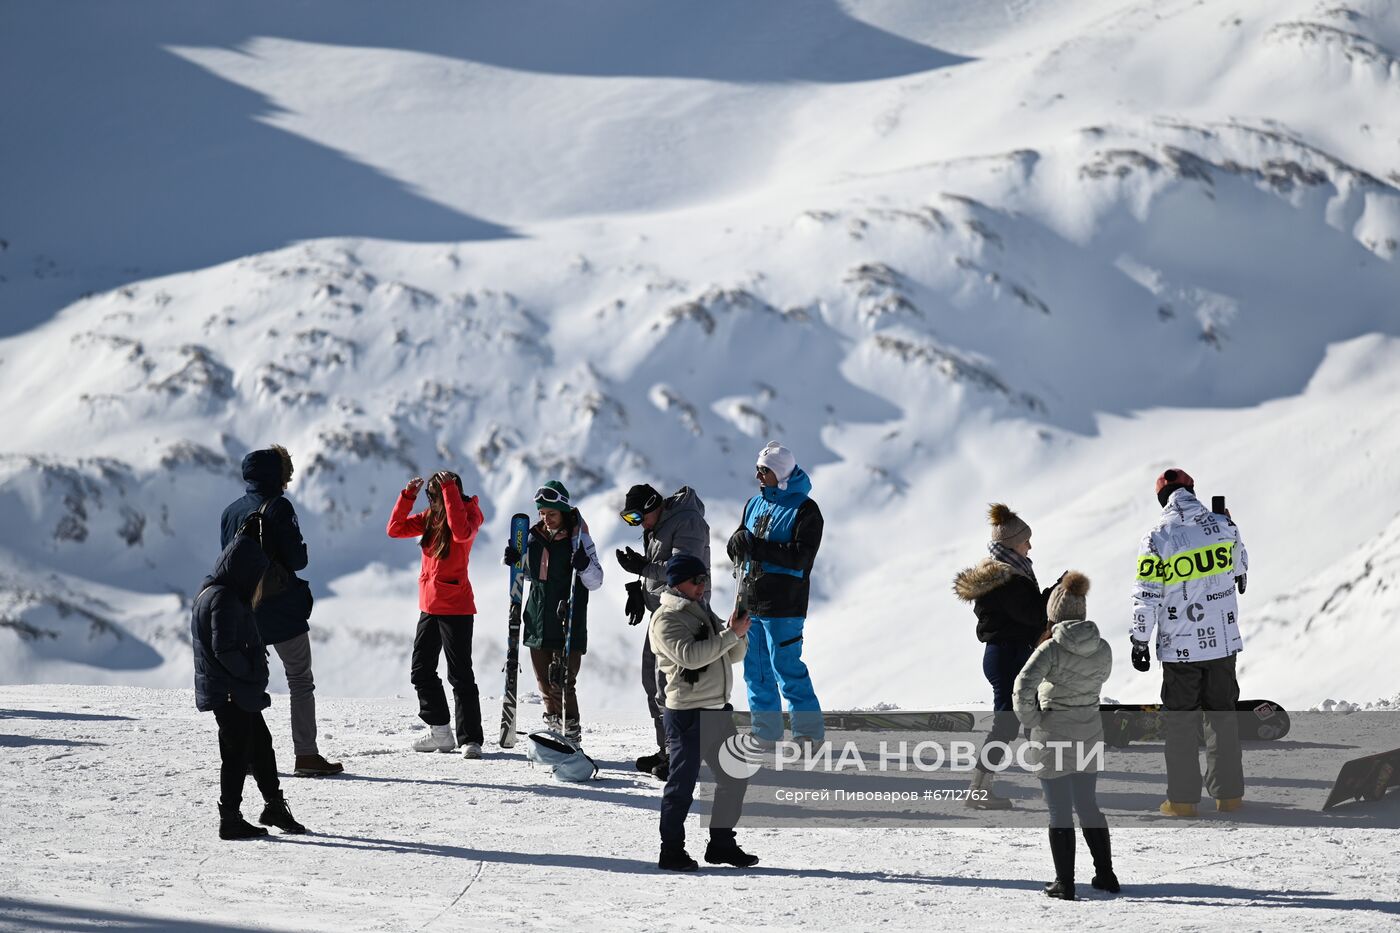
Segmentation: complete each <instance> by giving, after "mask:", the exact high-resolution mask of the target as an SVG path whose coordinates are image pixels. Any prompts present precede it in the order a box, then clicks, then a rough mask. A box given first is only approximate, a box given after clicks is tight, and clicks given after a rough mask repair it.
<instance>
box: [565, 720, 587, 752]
mask: <svg viewBox="0 0 1400 933" xmlns="http://www.w3.org/2000/svg"><path fill="white" fill-rule="evenodd" d="M564 738H566V739H568V740H569V741H570V742H573V743H574V746H575V747H577V746H579V745H581V744H582V743H583V726H582V725H581V724H580V723H579V721H578V720H577V719H570V720H568V721H567V722H565V723H564Z"/></svg>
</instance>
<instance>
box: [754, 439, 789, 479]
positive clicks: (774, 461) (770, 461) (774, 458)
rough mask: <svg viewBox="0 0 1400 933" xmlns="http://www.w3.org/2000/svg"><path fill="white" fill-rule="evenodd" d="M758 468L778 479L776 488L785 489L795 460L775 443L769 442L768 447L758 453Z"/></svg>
mask: <svg viewBox="0 0 1400 933" xmlns="http://www.w3.org/2000/svg"><path fill="white" fill-rule="evenodd" d="M757 465H758V466H761V467H767V468H768V469H770V470H772V471H773V475H774V476H776V477H778V488H779V489H787V481H788V477H789V476H791V475H792V471H793V470H794V469H796V467H797V458H796V457H794V456H793V455H792V451H790V450H788V449H787V448H786V447H784V446H783V445H782V444H779V443H778V442H777V441H769V442H768V446H767V447H765V448H763V449H762V450H760V451H759V452H758V464H757Z"/></svg>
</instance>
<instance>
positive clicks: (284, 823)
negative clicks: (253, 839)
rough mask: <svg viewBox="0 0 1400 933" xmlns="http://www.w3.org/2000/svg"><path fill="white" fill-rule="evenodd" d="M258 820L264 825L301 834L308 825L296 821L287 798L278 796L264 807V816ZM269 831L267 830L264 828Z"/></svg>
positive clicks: (285, 831)
mask: <svg viewBox="0 0 1400 933" xmlns="http://www.w3.org/2000/svg"><path fill="white" fill-rule="evenodd" d="M258 822H259V823H261V824H263V825H264V826H276V827H277V828H278V829H280V830H282V832H284V833H293V834H299V833H304V832H306V827H305V826H303V825H301V824H300V823H298V822H297V821H296V817H294V816H292V811H291V810H290V809H288V807H287V798H285V797H277V798H275V799H273V800H269V801H268V802H267V806H265V807H263V812H262V816H260V817H258ZM263 832H267V830H263Z"/></svg>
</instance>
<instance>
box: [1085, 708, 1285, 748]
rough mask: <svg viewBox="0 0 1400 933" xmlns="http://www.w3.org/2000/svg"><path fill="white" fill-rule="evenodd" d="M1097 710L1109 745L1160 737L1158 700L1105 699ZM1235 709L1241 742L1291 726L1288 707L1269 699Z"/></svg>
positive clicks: (1278, 734) (1264, 738) (1265, 738)
mask: <svg viewBox="0 0 1400 933" xmlns="http://www.w3.org/2000/svg"><path fill="white" fill-rule="evenodd" d="M1099 712H1100V713H1102V714H1103V731H1104V740H1105V741H1106V742H1108V744H1109V745H1112V746H1115V747H1118V748H1121V747H1123V746H1124V745H1129V744H1131V743H1133V742H1141V741H1149V742H1150V741H1160V740H1161V738H1162V717H1161V715H1160V714H1161V712H1162V707H1161V704H1159V703H1144V704H1137V703H1105V704H1103V705H1102V706H1100V707H1099ZM1235 712H1236V713H1238V714H1239V718H1240V741H1242V742H1273V741H1276V740H1278V739H1281V738H1283V737H1284V736H1285V735H1287V734H1288V730H1289V728H1291V726H1292V721H1291V720H1290V719H1289V718H1288V712H1287V710H1285V709H1284V708H1283V707H1282V706H1279V705H1278V704H1277V703H1275V702H1273V701H1272V700H1240V701H1238V702H1237V703H1235ZM1246 714H1248V715H1246Z"/></svg>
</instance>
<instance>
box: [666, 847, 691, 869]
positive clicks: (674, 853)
mask: <svg viewBox="0 0 1400 933" xmlns="http://www.w3.org/2000/svg"><path fill="white" fill-rule="evenodd" d="M656 867H657V868H660V869H661V870H663V871H695V870H696V869H698V868H699V867H700V864H699V863H698V862H696V861H695V859H693V858H691V857H690V856H689V855H688V854H686V851H685V849H684V848H677V849H668V848H666V847H665V846H662V847H661V857H660V858H659V859H657V860H656Z"/></svg>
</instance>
